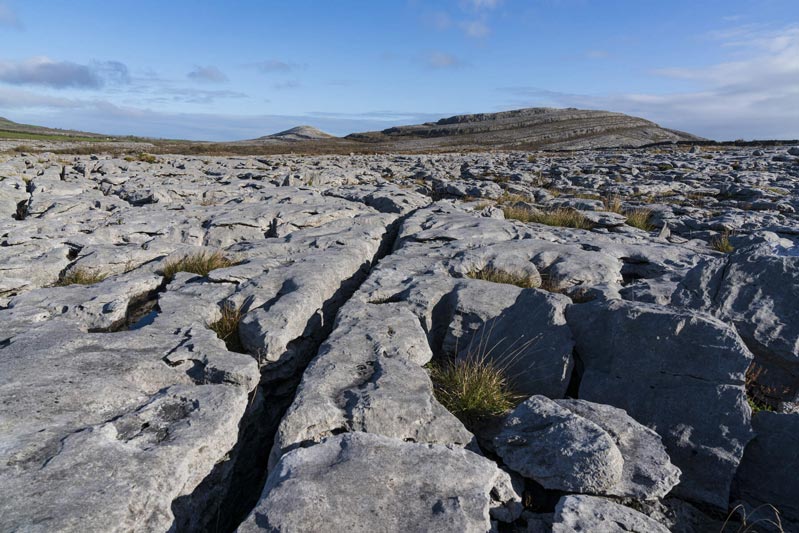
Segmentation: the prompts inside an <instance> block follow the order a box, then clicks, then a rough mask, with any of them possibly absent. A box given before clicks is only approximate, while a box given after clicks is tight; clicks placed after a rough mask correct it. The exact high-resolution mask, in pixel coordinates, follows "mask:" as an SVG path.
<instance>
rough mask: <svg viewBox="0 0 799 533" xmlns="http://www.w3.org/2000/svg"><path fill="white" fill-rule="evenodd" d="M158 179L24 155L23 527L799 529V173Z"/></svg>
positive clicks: (11, 185)
mask: <svg viewBox="0 0 799 533" xmlns="http://www.w3.org/2000/svg"><path fill="white" fill-rule="evenodd" d="M543 115H545V113H544V114H543ZM517 118H518V117H517ZM541 118H546V117H544V116H535V117H531V120H538V119H541ZM511 119H513V117H511ZM587 119H591V117H588V118H587ZM587 119H586V120H587ZM475 120H476V122H475V121H470V120H465V121H462V122H458V121H453V122H452V123H451V124H450V123H446V124H441V125H439V126H436V127H442V128H445V129H449V128H456V129H457V128H460V129H462V130H463V132H464V133H463V134H464V135H466V136H467V137H468V136H469V134H468V133H466V130H467V129H469V128H474V127H483V126H487V124H485V123H484V124H482V125H480V124H478V123H479V122H481V121H482V122H486V121H483V120H482V119H479V118H476V119H475ZM513 120H515V119H513ZM614 120H615V119H614ZM623 120H626V119H623ZM556 122H557V123H559V122H560V121H559V120H556V121H554V122H552V127H557V128H560V127H561V126H563V125H564V124H562V123H561V124H560V125H557V124H556ZM606 124H607V122H606ZM641 127H642V128H647V127H649V126H646V125H643V126H641ZM636 128H637V126H636ZM564 131H565V130H564ZM494 133H496V134H497V135H501V134H502V133H501V131H500V130H496V131H488V133H487V134H494ZM555 133H556V134H557V132H555ZM481 135H482V134H481ZM608 135H611V136H617V135H622V134H621V133H619V132H618V131H615V132H613V133H609V132H604V133H602V134H601V135H598V136H597V137H596V139H603V138H608ZM624 135H626V133H625V134H624ZM400 136H401V137H404V135H400ZM431 138H433V137H431ZM436 138H437V139H440V138H443V137H436ZM411 141H413V142H415V140H414V139H411ZM553 142H555V141H553ZM138 159H139V158H138V157H136V156H133V157H127V158H115V157H110V156H106V155H96V156H64V155H54V154H37V155H36V156H29V155H19V154H14V155H8V156H5V155H0V429H1V431H0V529H1V530H3V531H5V530H9V531H54V530H57V531H103V532H105V531H175V532H184V531H186V532H194V531H233V530H236V529H237V528H238V529H240V530H242V531H255V530H266V531H270V530H281V531H307V530H318V529H324V530H328V531H344V530H354V531H393V530H404V531H417V530H430V529H435V530H442V531H450V530H451V531H490V530H499V531H536V532H539V531H540V532H551V531H558V532H561V531H562V532H567V531H581V530H583V531H585V530H591V531H662V530H670V531H675V532H681V533H695V532H696V533H698V532H703V531H720V530H721V529H722V527H723V523H724V521H725V519H726V518H727V516H728V515H730V511H732V510H733V507H734V506H735V505H737V504H738V503H741V505H742V506H743V507H741V508H739V509H744V510H746V512H747V513H749V514H748V518H747V519H746V521H744V520H743V515H742V514H740V513H739V512H738V511H735V512H734V513H733V514H732V515H730V516H731V518H730V520H731V523H733V525H731V526H729V527H730V528H732V527H735V528H739V526H742V527H746V525H749V524H750V523H751V520H754V519H761V518H763V519H773V517H774V515H773V512H772V511H771V508H770V507H768V506H765V505H764V504H769V505H773V506H774V508H776V509H778V510H779V511H780V513H781V515H780V516H781V519H782V520H783V524H785V525H786V530H790V529H791V527H794V524H795V523H796V522H797V520H799V511H797V509H796V504H795V502H796V501H799V494H797V490H798V489H797V487H796V483H795V479H794V478H795V476H793V477H792V475H791V473H792V472H794V471H795V470H796V468H794V466H795V462H796V458H795V455H796V454H795V453H794V452H793V450H795V449H796V442H795V440H796V433H797V431H796V427H795V426H796V416H797V415H796V413H795V411H796V404H797V401H796V389H797V381H796V379H797V378H796V376H797V375H799V374H797V372H796V357H797V351H796V349H797V343H798V341H797V339H798V338H799V333H797V330H796V325H797V323H799V317H797V315H796V309H795V307H796V306H794V305H792V304H793V302H794V301H795V300H796V299H797V298H796V297H797V296H799V295H797V294H796V287H797V286H799V280H797V277H796V275H797V268H796V267H797V263H796V259H797V257H798V256H799V254H797V250H798V249H799V246H797V243H798V242H799V240H798V239H799V224H798V223H797V216H796V209H797V208H799V200H797V198H799V195H798V194H797V193H798V192H799V157H797V156H796V155H795V153H792V152H789V151H788V150H786V149H785V148H784V147H763V148H760V149H757V150H755V149H751V148H721V147H713V149H712V150H711V149H709V148H708V147H706V148H705V149H700V148H696V149H694V150H687V149H682V148H680V147H668V146H660V147H658V148H656V149H637V150H633V149H630V150H593V151H586V152H572V153H549V152H524V153H522V152H503V153H468V154H427V155H370V156H359V155H353V156H325V157H303V156H294V155H285V156H269V157H265V156H264V157H236V158H233V157H230V158H228V157H215V156H202V157H191V156H165V155H164V156H156V157H155V160H154V161H149V160H147V161H141V160H138ZM145 159H148V158H145ZM469 364H477V365H478V367H479V368H483V369H485V368H489V367H490V368H492V369H493V370H492V372H493V371H494V370H498V372H499V376H500V378H501V379H498V380H495V381H493V382H492V383H494V385H496V384H497V383H499V385H498V386H499V387H500V390H499V394H494V395H493V396H490V398H494V399H499V400H502V402H501V403H495V404H493V406H491V407H486V406H485V404H482V403H481V402H480V401H479V400H480V398H477V399H478V401H474V400H475V398H476V397H477V396H479V395H476V396H468V395H467V393H466V392H463V393H462V394H461V393H458V392H457V391H458V389H457V387H453V386H452V383H450V384H448V385H449V387H450V388H449V389H448V390H447V391H446V393H445V392H444V390H445V386H444V385H446V384H442V377H441V373H440V372H441V370H442V369H455V370H456V371H459V370H462V369H463V368H467V367H468V366H469ZM461 385H463V382H461ZM492 386H493V385H492ZM460 390H465V389H460ZM453 391H455V392H454V393H453ZM494 392H496V390H495V391H494ZM458 394H461V396H460V398H459V397H458ZM465 398H468V399H469V401H470V402H471V403H470V404H469V405H465V404H466V402H462V403H460V404H459V403H458V400H459V399H465ZM475 405H476V406H477V407H476V408H475V407H474V406H475ZM496 405H499V406H500V407H496ZM470 409H471V410H470ZM480 409H483V411H480ZM753 411H754V414H753ZM464 413H468V414H464ZM475 413H477V414H475ZM758 506H760V509H759V510H757V511H756V508H757V507H758ZM769 512H772V514H768V513H769ZM752 513H755V514H752ZM764 513H765V514H764ZM750 519H751V520H750ZM745 522H746V525H745ZM664 528H665V529H664ZM794 528H795V527H794Z"/></svg>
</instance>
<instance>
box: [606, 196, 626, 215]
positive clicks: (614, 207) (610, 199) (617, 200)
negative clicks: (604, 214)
mask: <svg viewBox="0 0 799 533" xmlns="http://www.w3.org/2000/svg"><path fill="white" fill-rule="evenodd" d="M602 203H603V204H605V211H610V212H611V213H618V214H621V213H622V205H621V196H618V195H616V194H611V195H609V196H605V197H604V198H602Z"/></svg>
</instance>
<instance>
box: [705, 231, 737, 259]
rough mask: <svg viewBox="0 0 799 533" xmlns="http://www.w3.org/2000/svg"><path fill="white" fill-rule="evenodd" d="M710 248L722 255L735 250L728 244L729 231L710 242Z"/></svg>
mask: <svg viewBox="0 0 799 533" xmlns="http://www.w3.org/2000/svg"><path fill="white" fill-rule="evenodd" d="M710 247H711V248H713V249H714V250H716V251H717V252H721V253H723V254H729V253H731V252H732V251H733V250H735V247H734V246H733V245H732V244H730V232H729V231H725V232H723V233H722V234H721V235H719V236H718V237H716V238H715V239H713V240H712V241H710Z"/></svg>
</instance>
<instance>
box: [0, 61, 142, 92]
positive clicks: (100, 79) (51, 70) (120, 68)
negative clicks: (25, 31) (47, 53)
mask: <svg viewBox="0 0 799 533" xmlns="http://www.w3.org/2000/svg"><path fill="white" fill-rule="evenodd" d="M129 81H130V76H129V74H128V68H127V67H126V66H125V65H124V64H123V63H120V62H118V61H104V62H97V63H93V64H91V65H81V64H78V63H72V62H70V61H54V60H52V59H50V58H48V57H34V58H30V59H27V60H25V61H20V62H11V61H3V62H0V82H3V83H8V84H11V85H41V86H45V87H52V88H54V89H64V88H79V89H99V88H100V87H102V86H104V85H105V84H106V83H128V82H129Z"/></svg>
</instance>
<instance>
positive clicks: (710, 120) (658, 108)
mask: <svg viewBox="0 0 799 533" xmlns="http://www.w3.org/2000/svg"><path fill="white" fill-rule="evenodd" d="M734 30H735V31H728V32H724V33H723V34H720V33H715V34H713V35H712V36H711V38H713V39H716V40H719V44H720V45H721V46H724V47H735V48H736V52H737V53H738V58H737V59H736V60H735V61H726V62H720V63H717V64H711V65H707V66H705V67H703V68H684V67H672V68H666V69H659V70H656V71H654V74H656V75H658V76H664V77H669V78H677V79H683V80H687V81H690V82H692V83H693V84H694V85H695V86H696V88H695V89H694V90H691V91H682V92H673V93H669V94H647V93H622V94H605V95H585V94H568V93H560V92H553V91H546V90H543V89H540V88H536V87H510V88H503V89H501V90H502V91H503V92H504V93H506V94H508V95H511V99H510V101H509V102H508V107H524V106H529V105H551V106H556V107H581V108H593V109H608V110H613V111H621V112H625V113H629V114H633V115H638V116H642V117H644V118H648V119H650V120H654V121H655V122H658V123H659V124H661V125H664V126H667V127H671V128H677V129H684V130H686V131H689V132H691V133H696V134H698V135H702V136H705V137H710V138H715V139H735V138H740V137H747V138H797V137H799V105H797V102H799V27H796V26H789V27H786V28H781V29H777V30H762V29H761V30H754V29H751V28H750V29H745V30H740V29H734Z"/></svg>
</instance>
